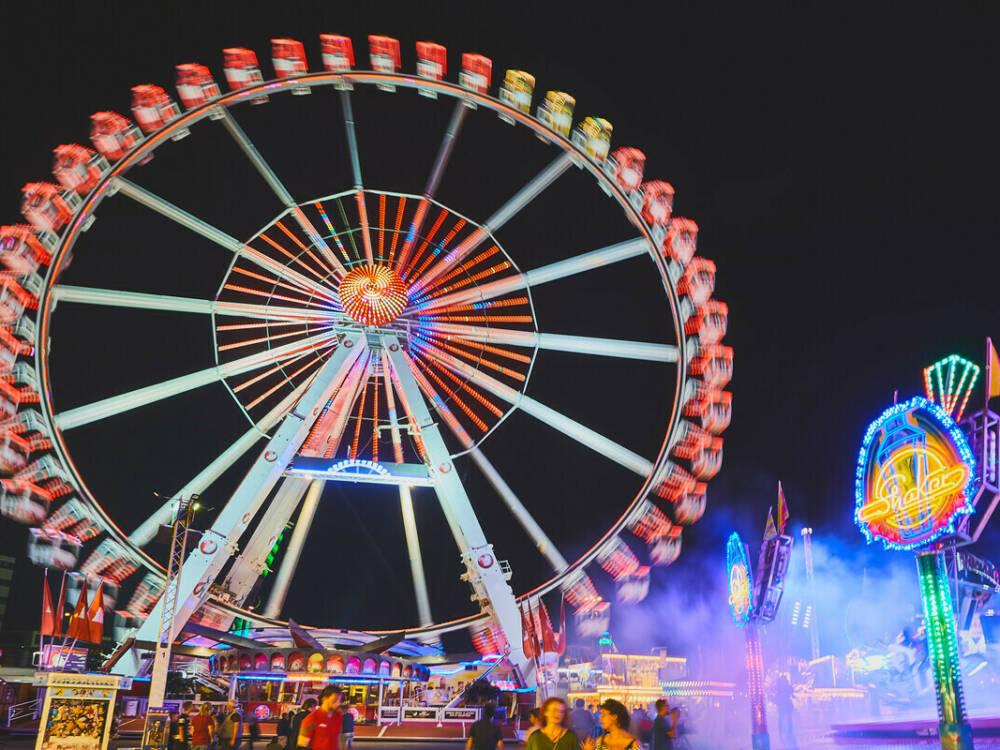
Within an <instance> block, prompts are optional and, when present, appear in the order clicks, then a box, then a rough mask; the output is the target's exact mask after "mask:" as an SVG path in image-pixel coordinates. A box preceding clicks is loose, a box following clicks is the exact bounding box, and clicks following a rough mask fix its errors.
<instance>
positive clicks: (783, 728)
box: [774, 675, 798, 750]
mask: <svg viewBox="0 0 1000 750" xmlns="http://www.w3.org/2000/svg"><path fill="white" fill-rule="evenodd" d="M793 692H794V690H793V688H792V683H791V681H789V679H788V677H787V676H786V675H781V676H779V677H778V682H777V684H776V685H775V686H774V705H775V706H777V708H778V734H779V735H781V744H782V745H784V746H785V748H786V750H798V743H797V742H796V740H795V726H794V724H793V721H792V717H793V715H794V714H795V704H793V703H792V693H793Z"/></svg>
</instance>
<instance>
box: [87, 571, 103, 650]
mask: <svg viewBox="0 0 1000 750" xmlns="http://www.w3.org/2000/svg"><path fill="white" fill-rule="evenodd" d="M87 620H88V624H89V626H90V637H89V638H88V639H87V640H88V641H90V642H91V643H97V644H100V642H101V641H102V640H103V639H104V581H101V583H100V585H98V587H97V593H96V594H94V601H93V602H91V604H90V610H89V611H88V612H87Z"/></svg>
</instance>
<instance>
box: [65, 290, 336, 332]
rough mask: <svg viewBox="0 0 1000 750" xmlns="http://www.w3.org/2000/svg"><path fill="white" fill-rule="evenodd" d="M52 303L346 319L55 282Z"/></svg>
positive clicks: (297, 319) (291, 319) (305, 311)
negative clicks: (56, 284)
mask: <svg viewBox="0 0 1000 750" xmlns="http://www.w3.org/2000/svg"><path fill="white" fill-rule="evenodd" d="M51 295H52V300H53V302H75V303H80V304H86V305H103V306H105V307H127V308H131V309H133V310H162V311H165V312H185V313H195V314H204V315H210V314H212V313H215V314H216V315H225V316H232V317H241V318H255V319H259V320H274V321H282V322H296V323H297V322H317V323H320V322H325V323H330V322H336V323H340V322H343V321H347V320H348V318H347V317H346V316H345V315H343V314H340V313H331V312H327V311H321V310H318V309H313V308H308V307H302V308H299V307H281V306H276V305H253V304H244V303H238V302H220V301H218V300H207V299H195V298H194V297H172V296H169V295H165V294H146V293H144V292H125V291H120V290H118V289H99V288H96V287H85V286H70V285H66V284H59V285H58V286H54V287H52V292H51Z"/></svg>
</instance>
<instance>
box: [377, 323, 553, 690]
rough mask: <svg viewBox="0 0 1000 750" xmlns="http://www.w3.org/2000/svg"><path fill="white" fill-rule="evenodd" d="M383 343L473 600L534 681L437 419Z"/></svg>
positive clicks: (506, 590)
mask: <svg viewBox="0 0 1000 750" xmlns="http://www.w3.org/2000/svg"><path fill="white" fill-rule="evenodd" d="M382 346H383V347H384V348H385V351H386V352H387V354H388V356H389V362H390V364H391V367H392V371H393V372H392V375H393V382H394V384H396V386H397V387H398V388H399V389H400V392H401V394H402V396H403V398H405V399H406V402H407V406H408V409H409V410H410V412H411V413H412V414H413V416H414V417H415V418H416V420H417V427H418V428H419V429H420V435H421V438H422V439H423V443H424V448H425V450H426V451H427V458H428V461H429V462H430V466H428V471H429V473H430V476H431V479H432V480H433V481H434V491H435V492H436V493H437V496H438V500H439V501H440V502H441V507H442V509H444V511H445V516H446V517H449V518H450V519H452V520H453V522H454V524H455V526H457V529H458V534H457V535H456V536H458V537H459V539H458V541H459V547H460V549H461V550H462V561H463V562H464V563H465V567H466V574H465V575H464V576H463V578H464V579H465V580H467V581H468V582H469V583H470V584H471V585H472V588H473V592H474V599H476V600H477V601H478V602H479V605H480V607H482V608H483V610H484V611H487V612H489V613H490V614H492V615H493V617H494V619H495V620H496V622H497V624H498V625H499V626H500V628H501V629H502V630H503V632H504V635H505V636H506V638H507V643H508V646H509V648H510V653H509V655H508V658H509V659H510V660H511V662H512V663H513V664H514V665H515V666H517V667H518V669H520V670H521V673H522V675H523V677H524V679H525V680H526V681H527V682H528V683H529V684H533V683H534V670H533V669H532V668H531V667H530V662H529V660H528V659H527V658H525V656H524V651H523V649H522V646H521V643H522V641H521V616H520V612H519V610H518V608H517V602H516V601H515V599H514V592H513V591H512V590H511V588H510V585H509V584H508V583H507V577H506V576H505V575H504V573H503V571H502V570H501V564H500V561H499V560H497V558H496V556H495V555H494V552H493V545H491V544H489V542H487V541H486V535H485V534H484V533H483V528H482V526H480V524H479V518H478V517H477V516H476V512H475V510H474V509H473V507H472V503H471V502H470V501H469V496H468V494H466V492H465V487H464V486H463V485H462V482H461V480H460V479H459V478H458V472H457V471H456V469H455V465H454V464H453V463H452V460H451V454H450V453H449V452H448V449H447V447H446V446H445V443H444V439H443V438H442V437H441V433H440V431H439V430H438V426H437V424H436V422H435V421H434V419H433V418H432V417H431V414H430V410H429V409H428V408H427V403H426V402H425V401H424V397H423V395H422V394H421V392H420V387H419V386H418V385H417V381H416V379H415V378H414V377H413V373H412V372H411V371H410V367H409V364H408V363H407V361H406V358H405V356H404V354H403V349H402V347H401V346H400V343H399V341H398V339H397V338H396V337H395V336H391V335H385V336H382Z"/></svg>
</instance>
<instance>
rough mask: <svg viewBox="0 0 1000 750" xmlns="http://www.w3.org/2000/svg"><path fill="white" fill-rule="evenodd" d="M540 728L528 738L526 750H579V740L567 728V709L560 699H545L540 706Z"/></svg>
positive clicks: (564, 702)
mask: <svg viewBox="0 0 1000 750" xmlns="http://www.w3.org/2000/svg"><path fill="white" fill-rule="evenodd" d="M541 715H542V716H541V718H542V726H541V727H540V728H539V729H538V731H536V732H532V733H531V737H529V738H528V747H527V750H579V749H580V738H579V737H577V736H576V733H575V732H574V731H573V730H572V729H570V728H569V726H568V724H569V707H568V706H567V705H566V701H564V700H563V699H562V698H547V699H546V700H545V701H544V702H543V703H542V706H541Z"/></svg>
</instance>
